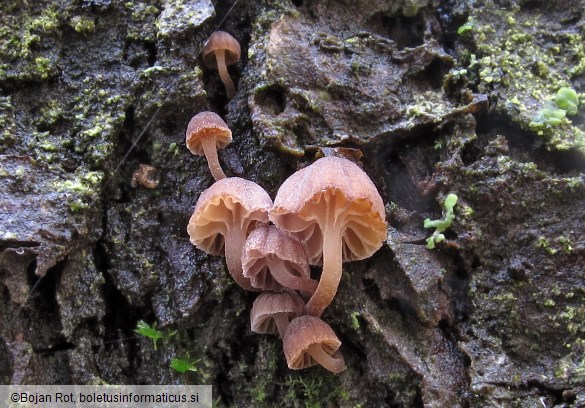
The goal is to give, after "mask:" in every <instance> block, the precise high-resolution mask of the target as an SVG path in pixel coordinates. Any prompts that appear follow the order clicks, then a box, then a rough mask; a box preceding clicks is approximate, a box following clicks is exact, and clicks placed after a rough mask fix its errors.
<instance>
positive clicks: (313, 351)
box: [307, 344, 347, 374]
mask: <svg viewBox="0 0 585 408" xmlns="http://www.w3.org/2000/svg"><path fill="white" fill-rule="evenodd" d="M307 351H308V352H309V354H310V355H311V357H313V358H314V359H315V361H317V362H318V363H319V364H321V365H322V366H323V367H324V368H326V369H327V370H329V371H331V372H332V373H335V374H338V373H340V372H342V371H343V370H345V369H346V368H347V367H346V366H345V361H343V357H342V356H341V353H337V352H336V353H334V355H335V354H339V357H338V358H335V357H333V356H331V355H329V354H328V353H326V352H325V350H323V345H322V344H311V345H310V346H309V348H308V350H307Z"/></svg>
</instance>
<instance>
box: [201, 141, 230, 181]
mask: <svg viewBox="0 0 585 408" xmlns="http://www.w3.org/2000/svg"><path fill="white" fill-rule="evenodd" d="M201 144H202V146H203V153H205V158H207V166H209V171H211V175H212V176H213V178H214V179H215V181H217V180H221V179H224V178H225V173H224V172H223V170H222V168H221V165H220V164H219V157H218V156H217V146H216V144H215V138H211V137H204V138H202V139H201Z"/></svg>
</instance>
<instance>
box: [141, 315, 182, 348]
mask: <svg viewBox="0 0 585 408" xmlns="http://www.w3.org/2000/svg"><path fill="white" fill-rule="evenodd" d="M134 332H135V333H138V334H140V335H142V336H144V337H148V338H149V339H151V340H152V343H153V346H154V350H155V351H156V349H157V341H159V340H163V341H165V340H168V339H170V338H171V337H172V336H174V335H175V334H177V331H176V330H173V331H170V332H166V333H165V332H163V331H161V330H158V329H157V328H156V322H155V323H153V324H152V326H151V325H149V324H148V323H146V322H145V321H144V320H140V321H139V322H138V324H137V325H136V329H135V330H134Z"/></svg>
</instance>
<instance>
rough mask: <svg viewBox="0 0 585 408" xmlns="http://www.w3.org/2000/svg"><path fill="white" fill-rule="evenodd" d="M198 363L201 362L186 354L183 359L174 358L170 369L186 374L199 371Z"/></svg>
mask: <svg viewBox="0 0 585 408" xmlns="http://www.w3.org/2000/svg"><path fill="white" fill-rule="evenodd" d="M198 362H199V360H192V359H191V358H190V357H189V354H185V355H184V356H183V357H175V358H173V359H172V360H171V364H170V367H171V368H172V369H173V370H175V371H177V372H179V373H186V372H187V371H192V372H195V371H197V366H196V364H197V363H198Z"/></svg>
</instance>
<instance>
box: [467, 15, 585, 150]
mask: <svg viewBox="0 0 585 408" xmlns="http://www.w3.org/2000/svg"><path fill="white" fill-rule="evenodd" d="M471 11H472V14H471V16H470V20H473V21H474V29H473V30H471V31H468V32H467V35H470V36H471V38H472V39H473V40H474V42H475V44H476V51H475V54H470V55H469V57H468V58H467V64H466V65H467V68H468V69H469V71H470V72H471V75H470V78H471V79H472V80H473V81H475V82H476V84H477V86H478V89H479V91H480V92H483V93H486V94H492V95H498V97H499V98H501V99H502V100H503V101H504V102H507V103H501V104H497V105H496V107H497V109H498V110H500V111H501V112H502V113H505V114H507V115H508V116H509V117H510V118H511V119H512V120H513V121H515V122H516V123H518V124H519V125H520V126H522V127H523V128H525V129H531V130H533V131H534V132H536V133H537V134H538V135H539V136H541V137H542V138H543V140H544V141H545V142H546V145H547V147H549V148H550V149H556V150H566V149H570V148H578V149H581V150H582V151H585V134H584V132H583V130H582V129H580V128H578V127H576V126H573V125H572V124H571V123H570V122H569V121H568V120H566V119H565V118H564V116H563V114H562V112H561V111H560V110H559V109H560V107H559V105H556V104H555V106H553V107H551V106H546V107H545V110H544V112H542V114H541V115H540V116H539V117H538V120H535V117H536V116H537V113H538V112H539V109H540V108H541V106H542V104H543V101H547V100H552V99H553V98H551V95H553V94H555V93H557V91H558V90H559V89H562V90H565V89H569V88H566V87H567V86H568V85H569V84H570V83H571V78H573V77H575V76H577V75H579V74H577V72H581V71H582V67H583V66H585V45H584V43H585V41H584V38H583V34H582V33H575V32H573V31H569V30H567V31H563V30H555V31H552V30H551V29H550V24H549V20H548V19H547V18H546V16H543V15H540V14H532V13H520V12H519V11H520V9H519V8H518V7H517V6H516V7H511V8H508V9H504V8H500V7H497V6H495V5H493V4H491V3H489V4H488V7H482V8H481V11H480V10H479V9H473V10H471ZM561 93H562V94H564V95H563V97H564V99H565V100H566V99H567V97H569V99H571V98H572V96H574V95H571V93H569V92H565V91H563V92H561ZM563 97H561V99H563ZM572 100H573V101H574V98H572ZM559 102H560V103H561V104H564V103H565V101H564V100H559ZM568 109H569V110H570V111H571V112H572V111H573V110H574V108H572V107H568ZM565 111H566V112H568V111H567V110H565ZM531 123H532V126H529V125H530V124H531Z"/></svg>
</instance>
